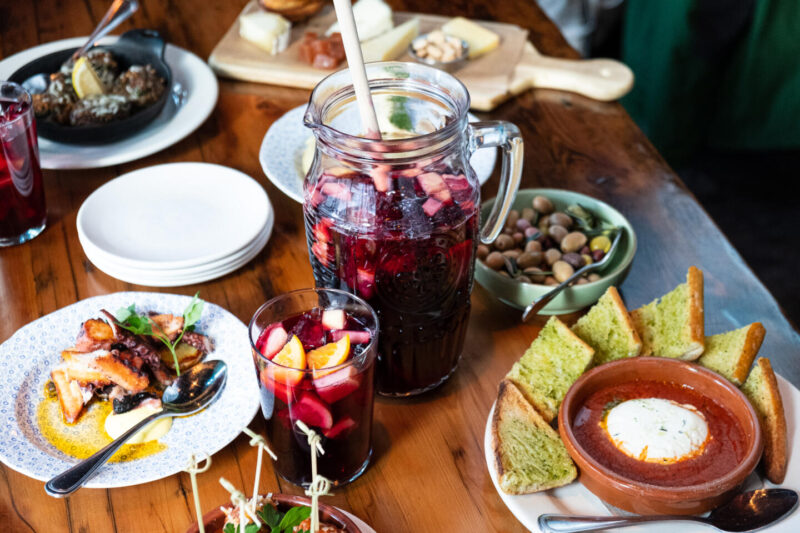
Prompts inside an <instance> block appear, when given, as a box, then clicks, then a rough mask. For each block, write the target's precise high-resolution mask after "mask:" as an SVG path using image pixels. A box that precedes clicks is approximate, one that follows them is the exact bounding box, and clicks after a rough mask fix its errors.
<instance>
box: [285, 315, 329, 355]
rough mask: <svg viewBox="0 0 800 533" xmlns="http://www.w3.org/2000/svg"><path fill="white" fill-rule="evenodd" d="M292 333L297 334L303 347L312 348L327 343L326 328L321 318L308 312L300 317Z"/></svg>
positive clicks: (292, 328)
mask: <svg viewBox="0 0 800 533" xmlns="http://www.w3.org/2000/svg"><path fill="white" fill-rule="evenodd" d="M290 333H292V334H293V335H297V337H298V338H299V339H300V342H301V343H302V344H303V348H304V349H306V350H312V349H314V347H316V346H322V345H323V344H325V329H323V327H322V324H321V323H320V321H319V318H316V319H315V318H314V317H312V316H310V315H309V314H308V313H304V314H303V315H302V316H301V317H300V319H299V320H298V321H297V322H295V323H294V325H293V326H292V327H291V330H290Z"/></svg>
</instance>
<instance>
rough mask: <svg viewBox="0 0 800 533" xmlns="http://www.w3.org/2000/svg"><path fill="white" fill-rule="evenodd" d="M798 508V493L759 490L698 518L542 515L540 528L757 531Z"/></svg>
mask: <svg viewBox="0 0 800 533" xmlns="http://www.w3.org/2000/svg"><path fill="white" fill-rule="evenodd" d="M796 508H797V493H796V492H795V491H793V490H789V489H759V490H751V491H749V492H743V493H741V494H739V495H737V496H735V497H734V498H733V499H732V500H731V501H729V502H728V503H726V504H724V505H721V506H719V507H717V508H716V509H714V510H713V511H711V514H709V515H708V517H705V518H703V517H700V516H675V515H660V516H568V515H555V514H543V515H541V516H539V528H540V529H541V530H542V531H544V532H545V533H578V532H580V531H598V530H602V529H611V528H615V527H627V526H634V525H636V524H642V523H650V522H662V521H672V520H679V521H684V522H699V523H701V524H705V525H708V526H711V527H713V528H715V529H717V530H718V531H730V532H737V533H744V532H747V531H756V530H759V529H762V528H765V527H767V526H770V525H772V524H774V523H775V522H777V521H779V520H782V519H784V518H786V517H787V516H789V514H791V513H792V511H794V510H795V509H796Z"/></svg>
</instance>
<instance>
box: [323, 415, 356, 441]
mask: <svg viewBox="0 0 800 533" xmlns="http://www.w3.org/2000/svg"><path fill="white" fill-rule="evenodd" d="M355 427H356V421H355V420H353V419H352V418H350V417H349V416H346V417H344V418H342V419H341V420H339V421H338V422H336V423H335V424H334V425H333V426H331V428H330V429H327V430H325V431H323V432H322V434H323V435H325V436H326V437H328V438H329V439H338V438H339V437H344V436H345V435H347V434H348V433H350V432H351V431H352V430H353V429H354V428H355Z"/></svg>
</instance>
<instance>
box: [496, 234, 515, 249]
mask: <svg viewBox="0 0 800 533" xmlns="http://www.w3.org/2000/svg"><path fill="white" fill-rule="evenodd" d="M513 246H514V237H512V236H511V235H498V236H497V239H495V241H494V247H495V248H497V249H498V250H500V251H501V252H502V251H503V250H508V249H510V248H512V247H513Z"/></svg>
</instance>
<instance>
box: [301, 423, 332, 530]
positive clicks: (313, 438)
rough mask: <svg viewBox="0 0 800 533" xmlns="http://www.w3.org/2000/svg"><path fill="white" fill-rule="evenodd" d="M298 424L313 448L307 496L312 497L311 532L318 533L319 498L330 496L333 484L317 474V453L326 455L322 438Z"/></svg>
mask: <svg viewBox="0 0 800 533" xmlns="http://www.w3.org/2000/svg"><path fill="white" fill-rule="evenodd" d="M296 423H297V427H299V428H300V431H302V432H303V433H305V434H306V437H308V445H309V447H310V448H311V484H310V485H309V487H308V489H307V490H306V496H311V531H313V532H316V531H319V497H320V496H326V495H328V494H330V488H331V482H330V480H329V479H328V478H326V477H324V476H321V475H319V474H317V452H319V453H320V454H321V455H324V454H325V450H323V449H322V444H321V442H320V441H321V440H322V437H320V436H319V433H317V432H316V431H314V430H312V429H310V428H309V427H308V426H307V425H305V424H304V423H303V422H301V421H300V420H298V421H297V422H296Z"/></svg>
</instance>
